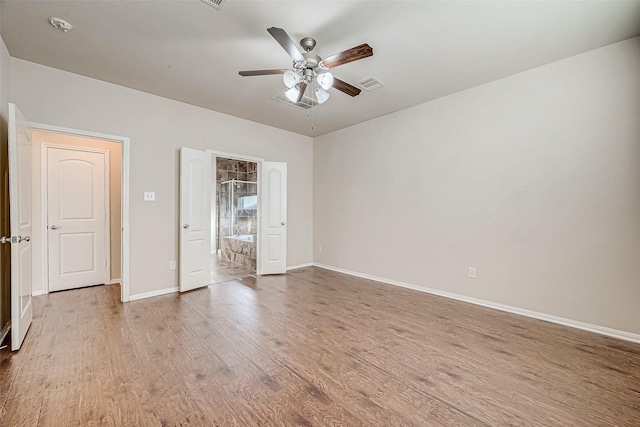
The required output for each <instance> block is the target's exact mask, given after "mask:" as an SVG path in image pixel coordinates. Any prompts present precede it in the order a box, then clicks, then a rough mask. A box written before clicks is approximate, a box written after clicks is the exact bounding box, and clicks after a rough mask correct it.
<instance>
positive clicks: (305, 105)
mask: <svg viewBox="0 0 640 427" xmlns="http://www.w3.org/2000/svg"><path fill="white" fill-rule="evenodd" d="M273 99H275V100H276V101H280V102H284V103H285V104H288V105H291V106H293V107H298V108H302V109H303V110H309V109H311V108H313V107H315V106H316V105H318V101H316V100H315V99H313V98H309V97H308V96H306V95H304V96H303V97H302V100H301V101H300V102H291V101H289V98H287V96H286V95H285V94H284V92H280V93H279V94H277V95H276V96H274V97H273Z"/></svg>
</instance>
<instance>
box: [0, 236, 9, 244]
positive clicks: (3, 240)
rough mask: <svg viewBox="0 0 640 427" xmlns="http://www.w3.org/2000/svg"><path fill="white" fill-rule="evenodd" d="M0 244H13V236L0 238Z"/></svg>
mask: <svg viewBox="0 0 640 427" xmlns="http://www.w3.org/2000/svg"><path fill="white" fill-rule="evenodd" d="M0 243H11V236H9V237H5V236H2V237H0Z"/></svg>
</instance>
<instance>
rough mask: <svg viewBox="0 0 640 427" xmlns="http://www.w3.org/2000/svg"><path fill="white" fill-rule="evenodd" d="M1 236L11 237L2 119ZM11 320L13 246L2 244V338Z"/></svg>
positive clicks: (1, 122)
mask: <svg viewBox="0 0 640 427" xmlns="http://www.w3.org/2000/svg"><path fill="white" fill-rule="evenodd" d="M0 170H1V171H2V178H1V181H2V194H1V195H0V234H1V235H2V236H9V235H10V234H11V230H10V227H9V144H8V124H7V122H6V121H5V119H4V118H0ZM10 320H11V245H9V244H6V245H3V244H0V338H1V337H2V336H3V335H4V334H5V332H7V330H8V329H7V328H8V326H9V321H10Z"/></svg>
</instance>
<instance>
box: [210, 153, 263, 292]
mask: <svg viewBox="0 0 640 427" xmlns="http://www.w3.org/2000/svg"><path fill="white" fill-rule="evenodd" d="M211 161H212V165H211V166H212V168H211V169H212V171H215V174H212V177H213V178H214V180H215V181H214V182H212V194H211V201H212V203H211V204H212V206H211V230H212V232H211V283H212V284H214V283H219V282H226V281H228V280H234V279H238V278H243V277H248V276H254V277H255V275H256V268H257V255H258V254H257V252H258V250H257V248H258V162H255V161H251V160H246V159H238V158H232V157H218V156H213V157H212V160H211Z"/></svg>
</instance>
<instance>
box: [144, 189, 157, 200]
mask: <svg viewBox="0 0 640 427" xmlns="http://www.w3.org/2000/svg"><path fill="white" fill-rule="evenodd" d="M144 201H145V202H155V201H156V192H155V191H145V192H144Z"/></svg>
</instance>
